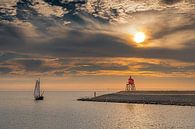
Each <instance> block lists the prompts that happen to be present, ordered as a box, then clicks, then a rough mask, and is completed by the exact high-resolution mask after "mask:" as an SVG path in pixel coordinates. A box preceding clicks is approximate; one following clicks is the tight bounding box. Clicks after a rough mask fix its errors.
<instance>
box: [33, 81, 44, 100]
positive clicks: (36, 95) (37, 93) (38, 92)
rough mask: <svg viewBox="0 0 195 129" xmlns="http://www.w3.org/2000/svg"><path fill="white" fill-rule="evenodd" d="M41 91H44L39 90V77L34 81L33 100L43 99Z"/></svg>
mask: <svg viewBox="0 0 195 129" xmlns="http://www.w3.org/2000/svg"><path fill="white" fill-rule="evenodd" d="M43 93H44V91H42V92H41V90H40V79H39V80H37V81H36V83H35V89H34V98H35V100H43V99H44V97H43Z"/></svg>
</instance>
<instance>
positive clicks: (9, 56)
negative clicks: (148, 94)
mask: <svg viewBox="0 0 195 129" xmlns="http://www.w3.org/2000/svg"><path fill="white" fill-rule="evenodd" d="M137 32H143V33H144V34H145V37H146V38H145V40H144V42H142V43H140V44H138V43H136V42H135V41H134V40H133V38H134V35H135V34H136V33H137ZM129 75H132V76H133V78H134V79H135V83H136V87H137V89H138V90H195V1H193V0H88V1H85V0H0V90H31V89H32V88H33V87H34V85H35V80H36V79H37V78H41V83H42V85H41V86H42V88H43V89H45V90H123V89H124V88H125V84H126V82H127V79H128V77H129Z"/></svg>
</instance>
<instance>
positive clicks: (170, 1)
mask: <svg viewBox="0 0 195 129" xmlns="http://www.w3.org/2000/svg"><path fill="white" fill-rule="evenodd" d="M161 1H162V3H165V4H168V5H172V4H175V3H178V2H181V1H182V0H161Z"/></svg>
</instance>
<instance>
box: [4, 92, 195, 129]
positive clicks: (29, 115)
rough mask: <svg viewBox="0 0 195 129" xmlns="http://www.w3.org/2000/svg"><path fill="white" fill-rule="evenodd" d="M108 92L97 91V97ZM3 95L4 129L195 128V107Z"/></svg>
mask: <svg viewBox="0 0 195 129" xmlns="http://www.w3.org/2000/svg"><path fill="white" fill-rule="evenodd" d="M105 93H108V92H97V95H101V94H105ZM44 96H45V99H44V100H43V101H34V99H33V93H32V92H29V91H28V92H27V91H1V92H0V129H195V107H192V106H174V105H150V104H149V105H146V104H145V105H144V104H123V103H106V102H105V103H104V102H83V101H77V99H78V98H80V97H92V96H93V92H92V91H55V92H54V91H48V92H45V94H44Z"/></svg>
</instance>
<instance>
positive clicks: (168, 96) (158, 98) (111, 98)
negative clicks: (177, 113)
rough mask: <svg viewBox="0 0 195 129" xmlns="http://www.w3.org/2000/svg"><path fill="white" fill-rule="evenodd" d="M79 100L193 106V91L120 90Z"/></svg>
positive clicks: (194, 92)
mask: <svg viewBox="0 0 195 129" xmlns="http://www.w3.org/2000/svg"><path fill="white" fill-rule="evenodd" d="M78 100H79V101H95V102H116V103H137V104H162V105H181V106H195V91H120V92H117V93H112V94H105V95H101V96H97V97H92V98H80V99H78Z"/></svg>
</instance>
